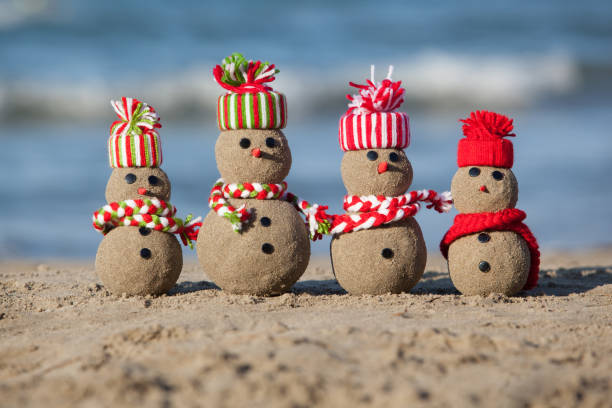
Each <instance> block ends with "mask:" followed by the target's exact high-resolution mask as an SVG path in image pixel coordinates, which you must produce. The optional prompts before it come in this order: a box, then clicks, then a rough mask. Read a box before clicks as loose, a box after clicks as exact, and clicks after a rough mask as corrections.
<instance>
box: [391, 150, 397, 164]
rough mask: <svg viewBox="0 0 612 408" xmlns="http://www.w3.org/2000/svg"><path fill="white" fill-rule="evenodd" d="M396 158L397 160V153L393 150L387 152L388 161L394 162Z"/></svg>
mask: <svg viewBox="0 0 612 408" xmlns="http://www.w3.org/2000/svg"><path fill="white" fill-rule="evenodd" d="M398 160H399V155H398V154H397V153H395V152H393V153H391V154H389V161H390V162H393V163H395V162H397V161H398Z"/></svg>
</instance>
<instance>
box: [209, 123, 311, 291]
mask: <svg viewBox="0 0 612 408" xmlns="http://www.w3.org/2000/svg"><path fill="white" fill-rule="evenodd" d="M215 156H216V160H217V167H218V168H219V172H220V173H221V177H222V178H223V180H224V181H225V182H227V183H245V182H248V183H267V184H278V183H281V182H282V181H283V180H284V178H285V177H286V176H287V174H288V173H289V170H290V168H291V151H290V149H289V145H288V142H287V139H286V138H285V136H284V134H283V132H282V131H281V130H279V129H266V130H260V129H240V130H227V131H223V132H221V134H220V135H219V138H218V140H217V143H216V146H215ZM227 202H228V203H229V204H230V205H232V206H233V207H235V208H238V207H240V206H241V205H245V206H246V208H247V209H248V210H249V211H250V212H251V216H250V218H249V220H248V222H246V223H244V225H243V226H242V229H241V231H240V232H236V231H234V230H233V229H232V225H231V224H230V222H229V221H228V220H227V219H226V218H224V217H221V216H219V215H218V214H217V213H216V212H214V211H211V212H210V213H209V214H208V215H207V216H206V218H205V219H204V222H203V224H202V228H201V229H200V233H199V235H198V242H197V253H198V259H199V261H200V264H201V265H202V268H203V269H204V272H205V273H206V274H207V275H208V277H210V278H211V279H212V280H213V282H215V283H216V284H217V285H218V286H219V287H221V288H222V289H223V290H226V291H228V292H231V293H236V294H252V295H264V296H269V295H277V294H280V293H284V292H286V291H288V290H289V289H290V288H291V286H292V285H293V284H294V283H295V282H296V281H297V280H298V279H299V278H300V276H302V274H303V273H304V271H305V270H306V267H307V266H308V261H309V259H310V241H309V238H308V231H307V229H306V226H305V224H304V221H303V220H302V218H301V217H300V215H299V213H298V212H297V210H296V209H295V208H294V207H293V205H292V204H290V203H288V202H286V201H282V200H278V199H271V200H259V199H255V198H247V199H241V198H228V199H227Z"/></svg>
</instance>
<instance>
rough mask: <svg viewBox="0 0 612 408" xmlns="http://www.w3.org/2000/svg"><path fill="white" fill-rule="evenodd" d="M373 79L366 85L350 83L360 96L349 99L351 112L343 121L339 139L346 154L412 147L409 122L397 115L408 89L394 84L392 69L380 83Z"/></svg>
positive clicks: (349, 111)
mask: <svg viewBox="0 0 612 408" xmlns="http://www.w3.org/2000/svg"><path fill="white" fill-rule="evenodd" d="M371 69H372V79H371V80H366V82H367V85H358V84H355V83H353V82H349V85H351V86H353V87H355V88H358V89H359V93H358V94H357V95H353V96H351V95H347V96H346V97H347V98H348V99H349V100H350V101H351V102H350V103H349V105H348V106H349V109H348V110H347V111H346V113H345V114H344V115H343V116H342V117H341V118H340V127H339V132H338V139H339V141H340V147H341V148H342V150H343V151H345V152H346V151H348V150H363V149H387V148H388V149H404V148H406V147H408V145H409V144H410V126H409V123H410V119H409V118H408V115H406V114H405V113H403V112H396V110H397V108H399V106H400V105H401V104H402V102H404V92H405V89H404V88H401V84H402V82H401V81H397V82H393V81H391V74H392V73H393V66H390V67H389V74H388V75H387V78H385V79H384V80H383V81H382V82H381V83H376V81H375V80H374V66H373V65H372V67H371Z"/></svg>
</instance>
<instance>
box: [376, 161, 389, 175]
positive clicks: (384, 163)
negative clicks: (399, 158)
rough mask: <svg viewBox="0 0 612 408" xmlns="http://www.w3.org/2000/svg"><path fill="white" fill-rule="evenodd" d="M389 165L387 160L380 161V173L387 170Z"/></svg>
mask: <svg viewBox="0 0 612 408" xmlns="http://www.w3.org/2000/svg"><path fill="white" fill-rule="evenodd" d="M388 166H389V163H387V162H386V161H384V162H380V164H379V165H378V174H382V173H384V172H385V171H387V167H388Z"/></svg>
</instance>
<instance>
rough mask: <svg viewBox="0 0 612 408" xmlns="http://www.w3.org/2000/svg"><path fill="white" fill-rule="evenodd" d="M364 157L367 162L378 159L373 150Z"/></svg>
mask: <svg viewBox="0 0 612 408" xmlns="http://www.w3.org/2000/svg"><path fill="white" fill-rule="evenodd" d="M366 157H367V158H368V160H370V161H374V160H376V159H378V153H376V152H375V151H374V150H370V151H369V152H368V153H366Z"/></svg>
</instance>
